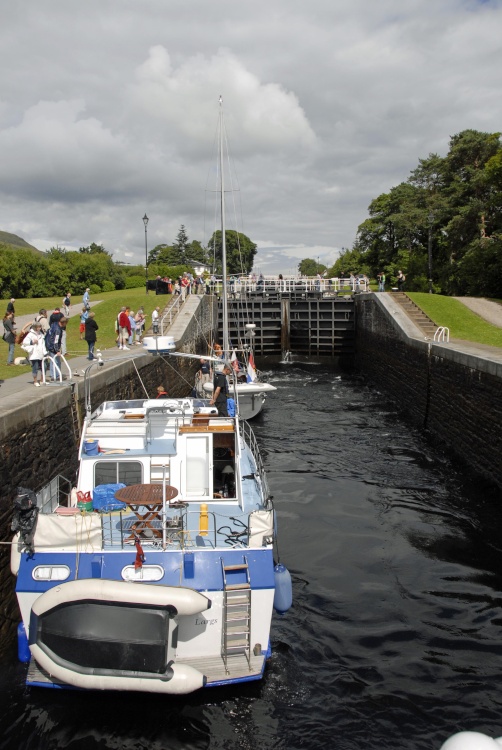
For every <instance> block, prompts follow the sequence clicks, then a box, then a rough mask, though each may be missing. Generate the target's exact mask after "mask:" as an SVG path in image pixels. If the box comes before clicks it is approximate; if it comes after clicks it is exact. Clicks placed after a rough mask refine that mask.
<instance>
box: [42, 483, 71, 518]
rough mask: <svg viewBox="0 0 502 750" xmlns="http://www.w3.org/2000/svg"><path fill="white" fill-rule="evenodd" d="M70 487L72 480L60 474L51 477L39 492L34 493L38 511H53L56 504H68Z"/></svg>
mask: <svg viewBox="0 0 502 750" xmlns="http://www.w3.org/2000/svg"><path fill="white" fill-rule="evenodd" d="M71 489H72V482H71V481H70V480H69V479H67V478H66V477H64V476H63V475H62V474H58V475H57V476H56V477H54V478H53V479H51V481H50V482H49V483H48V484H46V485H45V486H44V487H42V489H41V490H39V492H36V493H35V494H36V497H37V508H39V510H40V513H54V511H55V510H56V508H57V507H58V506H60V505H63V506H67V505H69V504H70V494H71Z"/></svg>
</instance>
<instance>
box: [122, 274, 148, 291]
mask: <svg viewBox="0 0 502 750" xmlns="http://www.w3.org/2000/svg"><path fill="white" fill-rule="evenodd" d="M144 286H145V277H144V276H127V278H126V280H125V288H126V289H139V288H140V287H144Z"/></svg>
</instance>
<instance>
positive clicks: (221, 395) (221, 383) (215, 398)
mask: <svg viewBox="0 0 502 750" xmlns="http://www.w3.org/2000/svg"><path fill="white" fill-rule="evenodd" d="M231 372H232V370H231V368H230V366H229V365H223V372H215V373H214V379H213V395H212V397H211V400H210V402H209V403H210V405H211V406H216V408H217V409H218V414H219V416H220V417H228V406H227V396H228V381H227V376H228V375H230V373H231Z"/></svg>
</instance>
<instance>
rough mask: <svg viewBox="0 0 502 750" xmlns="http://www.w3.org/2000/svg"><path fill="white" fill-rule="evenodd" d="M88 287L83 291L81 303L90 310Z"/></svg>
mask: <svg viewBox="0 0 502 750" xmlns="http://www.w3.org/2000/svg"><path fill="white" fill-rule="evenodd" d="M90 291H91V290H90V289H89V288H87V289H86V290H85V292H84V296H83V297H82V304H83V305H84V307H85V308H86V309H87V310H90V308H91V295H90Z"/></svg>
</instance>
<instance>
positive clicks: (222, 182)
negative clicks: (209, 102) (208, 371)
mask: <svg viewBox="0 0 502 750" xmlns="http://www.w3.org/2000/svg"><path fill="white" fill-rule="evenodd" d="M220 190H221V196H220V201H221V202H220V211H221V262H222V266H223V353H224V356H225V357H228V356H229V349H230V347H229V341H228V300H227V244H226V237H225V180H224V171H223V99H222V97H221V96H220Z"/></svg>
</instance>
